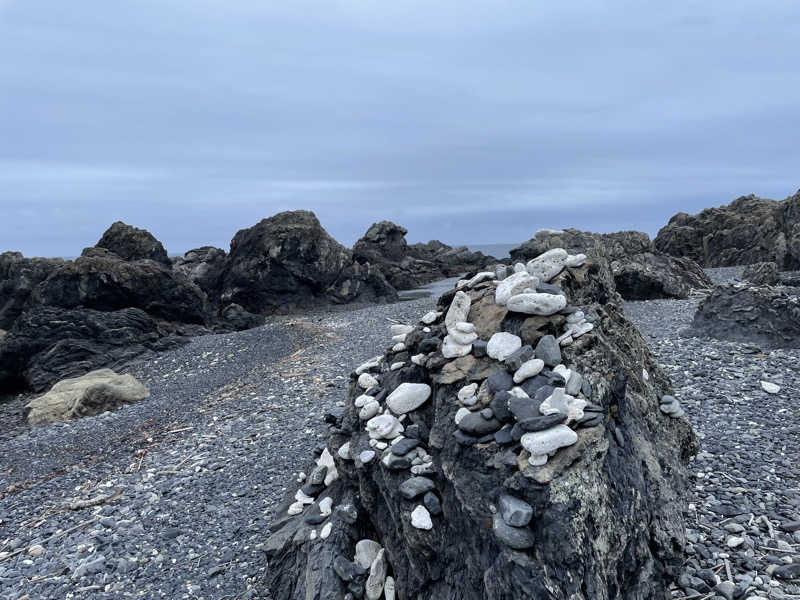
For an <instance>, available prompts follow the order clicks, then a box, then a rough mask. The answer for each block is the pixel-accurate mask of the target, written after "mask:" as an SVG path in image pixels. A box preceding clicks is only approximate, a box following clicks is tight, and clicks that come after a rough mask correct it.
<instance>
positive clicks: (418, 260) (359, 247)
mask: <svg viewBox="0 0 800 600" xmlns="http://www.w3.org/2000/svg"><path fill="white" fill-rule="evenodd" d="M406 233H408V230H407V229H406V228H405V227H400V226H399V225H396V224H394V223H392V222H391V221H380V222H379V223H373V224H372V226H370V228H369V229H368V230H367V232H366V233H365V234H364V236H363V237H362V238H361V239H360V240H358V241H357V242H356V244H355V245H354V246H353V256H354V257H355V259H356V260H357V261H359V262H360V263H369V264H371V265H377V266H378V267H379V268H380V269H381V271H382V272H383V273H384V275H386V279H387V280H388V281H389V283H391V284H392V286H394V287H395V288H397V289H399V290H409V289H414V288H418V287H420V286H423V285H425V284H427V283H430V282H431V281H436V280H437V279H444V278H447V277H454V276H456V275H460V274H461V273H464V272H468V271H472V270H475V269H478V268H481V267H484V266H486V265H487V264H488V263H489V262H491V261H493V260H494V259H493V258H492V257H490V256H484V255H483V254H482V253H481V252H471V251H470V250H469V249H468V248H467V247H466V246H459V247H457V248H453V247H452V246H448V245H447V244H444V243H442V242H440V241H438V240H432V241H430V242H428V243H427V244H411V245H409V244H408V243H407V242H406V238H405V236H406Z"/></svg>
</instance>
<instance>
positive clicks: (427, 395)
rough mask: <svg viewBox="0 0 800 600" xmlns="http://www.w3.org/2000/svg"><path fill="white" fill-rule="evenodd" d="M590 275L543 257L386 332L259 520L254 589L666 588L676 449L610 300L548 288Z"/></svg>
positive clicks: (659, 377)
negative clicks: (296, 476)
mask: <svg viewBox="0 0 800 600" xmlns="http://www.w3.org/2000/svg"><path fill="white" fill-rule="evenodd" d="M591 267H592V265H591V261H590V260H588V259H587V257H586V256H585V255H580V254H576V255H570V254H568V253H567V252H566V251H565V250H563V249H551V250H550V251H548V252H546V253H544V254H542V255H541V256H538V257H535V258H534V259H532V260H530V261H528V262H527V263H517V264H515V265H514V266H513V267H512V269H508V268H496V269H492V270H485V271H481V272H479V273H477V274H475V275H474V276H472V277H471V278H469V279H465V280H462V281H460V282H459V283H458V285H457V287H456V288H455V289H454V290H453V291H452V292H448V293H447V294H445V295H444V296H443V297H442V299H441V300H440V306H441V308H442V310H440V311H432V312H429V313H427V314H425V315H423V316H422V318H421V320H420V322H419V323H417V324H413V325H412V324H402V323H396V324H393V325H392V326H391V331H390V333H391V343H390V348H389V350H387V351H386V353H385V354H384V355H381V356H378V357H375V358H373V359H371V360H370V361H368V362H366V363H364V364H363V365H361V366H360V367H359V368H358V369H356V371H355V372H354V373H353V376H352V379H351V392H350V395H349V398H348V401H347V402H346V403H345V406H343V407H339V408H337V409H334V410H331V411H329V414H328V416H327V420H328V421H329V422H330V423H331V425H332V429H331V436H330V438H329V440H328V442H327V445H326V447H325V448H324V449H322V450H321V452H320V455H319V457H318V458H317V459H316V461H315V463H314V465H313V470H312V471H311V474H310V475H309V476H308V478H307V479H302V481H300V482H298V483H302V486H301V487H300V489H298V490H296V491H295V492H294V494H293V495H292V496H291V497H290V498H288V499H287V502H286V504H285V505H284V506H283V508H282V509H281V514H280V515H279V516H278V518H276V520H275V522H274V523H273V525H272V528H271V536H270V538H269V540H268V542H267V544H266V549H267V553H268V556H269V558H270V564H271V566H270V571H269V574H268V583H269V586H270V592H271V594H272V597H273V598H275V599H276V600H289V599H295V598H296V599H298V600H299V599H300V598H309V597H313V598H331V599H333V598H345V599H354V598H364V597H366V598H371V599H373V600H377V599H378V598H381V597H385V598H395V597H397V598H425V599H429V598H430V599H445V598H455V597H458V598H465V599H470V600H471V599H475V600H477V599H479V598H520V597H548V598H564V599H566V598H580V599H585V600H588V599H589V598H598V599H605V598H630V599H634V598H637V599H638V598H655V597H666V596H665V594H666V593H667V591H666V590H667V586H668V584H669V579H670V578H671V577H676V576H677V575H676V574H677V568H678V567H679V565H680V562H681V556H680V548H681V545H682V543H683V522H682V516H681V509H682V503H681V501H680V495H681V493H682V491H683V488H684V486H685V477H686V471H685V466H686V462H687V461H688V458H689V456H690V455H691V454H692V453H693V452H694V451H696V441H695V440H694V436H693V434H692V431H691V427H690V426H689V425H688V423H687V422H686V420H685V419H683V418H681V413H680V406H679V405H677V400H675V405H673V404H669V403H668V401H667V400H666V399H667V398H668V397H669V392H670V389H669V382H668V380H667V379H666V377H665V376H664V375H663V374H662V373H661V371H660V369H659V367H658V366H657V365H656V364H655V363H653V362H652V360H651V359H650V357H649V353H648V350H647V347H646V345H645V343H644V341H643V340H642V339H641V336H640V335H639V334H638V332H637V331H636V330H635V328H634V327H633V326H632V325H631V324H630V323H628V322H627V321H625V320H624V318H623V317H622V316H621V314H620V313H619V312H618V309H617V307H616V305H615V304H609V305H606V306H603V305H599V304H589V305H586V306H583V307H578V306H575V305H572V304H571V303H570V301H569V299H568V297H567V293H566V292H565V291H564V289H562V288H561V287H560V286H559V285H557V283H558V282H571V283H570V285H576V282H578V281H586V282H587V286H588V287H590V289H600V288H599V287H594V286H596V285H597V284H596V282H591V281H589V280H590V279H591V277H592V276H593V275H592V273H593V271H592V270H591ZM511 270H513V273H510V272H509V271H511ZM600 287H602V286H600ZM659 398H662V400H661V401H659ZM673 400H674V399H673ZM676 405H677V406H676ZM667 415H668V416H667ZM332 473H333V475H332Z"/></svg>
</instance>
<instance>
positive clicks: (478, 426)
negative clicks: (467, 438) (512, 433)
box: [458, 412, 503, 437]
mask: <svg viewBox="0 0 800 600" xmlns="http://www.w3.org/2000/svg"><path fill="white" fill-rule="evenodd" d="M502 426H503V424H502V423H501V422H500V421H498V420H497V419H494V418H492V419H487V418H485V417H484V416H483V415H482V414H481V413H480V412H471V413H469V414H468V415H464V417H463V418H462V419H461V421H460V422H459V423H458V428H459V429H460V430H461V431H463V432H465V433H468V434H469V435H474V436H476V437H481V436H483V435H486V434H489V433H494V432H495V431H497V430H498V429H500V428H501V427H502Z"/></svg>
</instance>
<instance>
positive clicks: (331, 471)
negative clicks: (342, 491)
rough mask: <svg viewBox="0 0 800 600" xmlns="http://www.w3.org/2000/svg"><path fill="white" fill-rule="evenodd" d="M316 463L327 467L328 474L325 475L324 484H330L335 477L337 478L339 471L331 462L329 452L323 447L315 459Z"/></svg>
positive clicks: (331, 458)
mask: <svg viewBox="0 0 800 600" xmlns="http://www.w3.org/2000/svg"><path fill="white" fill-rule="evenodd" d="M317 465H318V466H320V467H328V474H327V475H325V485H326V486H327V485H330V484H332V483H333V482H334V481H336V480H337V479H339V471H337V470H336V463H335V462H333V457H332V456H331V453H330V452H328V449H327V448H325V449H324V450H323V451H322V454H320V455H319V458H318V459H317Z"/></svg>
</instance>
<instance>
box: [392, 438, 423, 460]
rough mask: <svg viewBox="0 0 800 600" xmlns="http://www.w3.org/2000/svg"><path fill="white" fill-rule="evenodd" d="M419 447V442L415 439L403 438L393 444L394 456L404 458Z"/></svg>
mask: <svg viewBox="0 0 800 600" xmlns="http://www.w3.org/2000/svg"><path fill="white" fill-rule="evenodd" d="M417 446H419V440H415V439H414V438H408V437H407V438H403V439H402V440H400V441H399V442H397V443H396V444H392V454H395V455H397V456H404V455H406V454H408V453H409V452H411V451H412V450H413V449H414V448H416V447H417Z"/></svg>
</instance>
